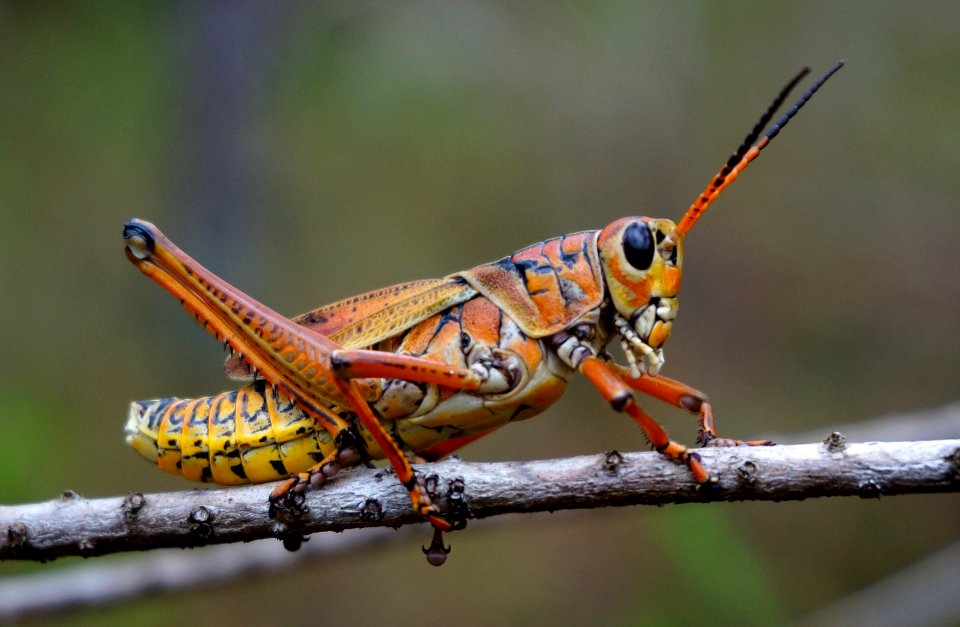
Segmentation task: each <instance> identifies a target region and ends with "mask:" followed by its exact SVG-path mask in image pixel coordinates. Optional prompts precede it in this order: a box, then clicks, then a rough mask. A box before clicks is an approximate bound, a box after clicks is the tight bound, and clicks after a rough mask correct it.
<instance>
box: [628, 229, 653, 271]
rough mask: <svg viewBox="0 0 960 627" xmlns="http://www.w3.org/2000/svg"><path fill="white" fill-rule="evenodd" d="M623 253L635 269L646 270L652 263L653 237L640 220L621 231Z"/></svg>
mask: <svg viewBox="0 0 960 627" xmlns="http://www.w3.org/2000/svg"><path fill="white" fill-rule="evenodd" d="M623 254H624V255H626V257H627V261H628V262H630V265H631V266H633V267H634V268H636V269H637V270H646V269H647V268H649V267H650V264H651V263H653V237H651V236H650V229H648V228H647V225H645V224H644V223H642V222H634V223H633V224H631V225H630V226H628V227H627V230H626V231H624V232H623Z"/></svg>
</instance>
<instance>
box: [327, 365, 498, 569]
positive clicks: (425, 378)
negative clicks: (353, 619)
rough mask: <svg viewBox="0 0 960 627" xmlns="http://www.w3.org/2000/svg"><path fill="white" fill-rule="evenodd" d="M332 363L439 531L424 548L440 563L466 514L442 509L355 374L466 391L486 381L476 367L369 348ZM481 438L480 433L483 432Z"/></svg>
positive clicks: (344, 388) (354, 403) (433, 561)
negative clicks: (446, 541)
mask: <svg viewBox="0 0 960 627" xmlns="http://www.w3.org/2000/svg"><path fill="white" fill-rule="evenodd" d="M331 365H332V368H333V372H334V375H336V377H337V378H336V379H335V380H336V382H337V386H338V387H339V388H340V392H341V394H343V396H344V397H346V399H347V400H348V401H349V403H350V407H351V409H353V411H354V412H356V414H357V418H358V419H359V420H360V422H361V423H362V424H363V426H364V427H366V429H367V431H368V432H369V433H370V435H371V436H372V437H373V439H374V441H375V442H376V443H377V446H379V447H380V449H381V450H382V451H383V453H384V455H385V456H386V458H387V460H388V461H389V462H390V465H391V466H393V469H394V471H395V472H396V473H397V478H398V479H399V480H400V483H401V484H402V485H403V487H405V488H406V489H407V491H408V492H409V494H410V502H411V504H412V505H413V509H414V510H415V511H416V512H417V513H418V514H420V515H422V516H424V517H425V518H426V519H427V520H429V521H430V524H431V525H433V528H434V534H433V541H432V542H431V543H430V548H429V549H427V548H424V553H426V555H427V561H428V562H429V563H430V564H432V565H434V566H440V565H441V564H443V563H444V561H446V557H447V553H449V552H450V548H449V547H446V546H444V545H443V532H444V531H453V530H455V529H462V528H463V527H464V526H465V525H466V520H464V519H454V520H448V519H447V518H445V517H443V516H441V515H440V514H439V510H438V509H437V506H436V505H434V504H433V502H432V501H431V499H430V496H429V495H428V494H427V493H426V491H425V490H424V489H423V487H422V486H420V484H419V483H418V482H417V475H416V473H415V472H414V470H413V466H412V465H411V464H410V460H409V459H407V456H406V455H404V454H403V451H402V450H400V446H399V445H398V444H397V442H396V441H395V440H394V439H393V437H391V436H390V434H389V433H387V431H386V430H385V429H384V428H383V425H382V424H381V423H380V420H379V419H378V418H377V417H376V416H375V415H374V413H373V411H372V410H371V409H370V406H369V405H368V404H367V402H366V401H365V400H364V399H363V398H362V397H361V396H360V394H359V393H358V392H357V390H356V388H355V387H354V385H353V383H352V382H351V381H350V379H353V378H371V377H372V378H387V379H404V380H407V381H419V382H424V383H436V384H439V385H444V386H447V387H452V388H456V389H461V390H476V389H478V388H479V387H480V385H481V383H482V381H481V379H480V377H479V376H478V375H477V373H475V372H474V371H472V370H466V369H463V368H457V367H454V366H451V365H449V364H444V363H440V362H435V361H431V360H427V359H422V358H419V357H413V356H410V355H397V354H396V353H387V352H381V351H370V350H359V349H356V350H337V351H334V353H333V355H332V357H331ZM478 437H479V436H478Z"/></svg>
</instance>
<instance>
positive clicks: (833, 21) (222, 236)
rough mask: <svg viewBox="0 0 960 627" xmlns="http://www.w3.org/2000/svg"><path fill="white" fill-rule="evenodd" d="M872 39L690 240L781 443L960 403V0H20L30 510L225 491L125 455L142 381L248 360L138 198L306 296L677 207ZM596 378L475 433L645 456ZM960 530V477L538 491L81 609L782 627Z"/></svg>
mask: <svg viewBox="0 0 960 627" xmlns="http://www.w3.org/2000/svg"><path fill="white" fill-rule="evenodd" d="M841 57H844V58H847V59H848V66H847V67H846V68H845V69H844V70H842V71H841V73H840V74H838V75H837V76H836V77H835V78H834V79H833V80H832V81H831V82H830V83H829V84H828V85H827V86H826V87H825V88H824V90H823V91H822V92H821V93H820V94H818V96H817V97H816V98H815V99H814V100H813V101H812V102H811V104H810V106H808V107H807V108H806V109H805V110H804V111H803V113H802V114H801V115H800V116H799V117H797V118H796V119H795V120H794V122H793V123H792V125H791V126H790V128H788V129H787V130H786V131H785V132H784V133H783V134H782V135H781V136H780V137H779V138H778V139H777V141H776V142H774V144H772V145H771V147H770V148H769V149H768V150H767V151H765V152H764V154H763V156H762V158H761V159H759V160H758V161H757V162H756V163H755V164H754V165H753V166H752V167H751V168H750V169H749V170H748V171H747V173H746V174H745V175H744V176H743V177H742V178H741V180H739V181H738V182H737V183H736V184H735V185H733V186H732V187H731V188H730V189H729V190H728V191H727V192H725V194H724V195H723V197H722V198H721V200H720V201H718V202H717V203H716V204H715V205H714V207H713V209H712V210H711V211H710V213H709V214H708V216H707V217H706V218H705V219H704V220H703V221H702V222H701V223H700V224H699V225H698V226H697V228H696V229H695V230H694V231H693V232H692V234H691V235H690V236H689V237H688V238H687V247H686V264H685V270H686V280H685V289H684V293H683V294H682V302H683V306H682V311H681V314H680V318H679V319H678V321H677V324H676V325H675V328H674V334H673V339H672V340H671V342H670V344H669V346H668V349H667V355H668V361H667V367H666V369H665V373H666V374H668V375H670V376H672V377H676V378H679V379H681V380H683V381H686V382H689V383H690V384H692V385H694V386H695V387H697V388H699V389H702V390H704V391H706V392H707V393H708V394H710V396H711V399H712V401H713V403H714V407H715V409H716V411H717V415H718V423H719V425H720V430H721V433H722V434H725V435H727V436H729V437H743V438H761V437H765V436H768V435H772V434H784V433H791V432H801V431H802V432H806V431H810V430H813V431H814V432H822V433H823V434H826V433H827V432H829V431H831V430H832V429H833V427H834V426H836V425H838V424H843V423H848V422H851V421H857V420H864V419H870V418H873V417H876V416H879V415H882V414H886V413H892V412H900V411H907V410H914V409H921V408H926V407H932V406H936V405H939V404H942V403H944V402H947V401H949V400H952V399H954V398H956V396H957V392H958V386H957V383H958V381H960V350H958V348H960V280H958V269H960V210H958V209H960V207H958V204H960V203H958V200H957V198H958V192H960V188H958V177H957V174H958V171H960V106H958V104H960V4H957V3H954V2H926V3H922V4H918V3H877V2H844V3H836V2H785V3H777V4H769V5H767V4H754V3H692V2H683V3H669V2H662V3H646V2H643V3H637V2H628V1H610V2H597V3H594V2H527V3H522V4H521V3H512V2H488V3H477V2H463V1H456V2H452V1H451V2H406V3H369V2H350V3H323V4H310V3H300V2H289V3H278V4H271V3H266V2H262V3H251V2H238V3H177V2H169V3H149V2H116V3H109V2H91V3H58V2H43V3H33V2H0V315H2V320H3V326H2V329H3V330H2V336H0V364H2V365H0V369H2V376H0V425H2V432H3V437H2V438H0V460H2V461H0V502H3V503H18V502H29V501H39V500H46V499H51V498H55V497H56V496H57V495H58V494H60V492H61V491H63V490H64V489H66V488H70V489H74V490H77V491H79V492H81V493H82V494H84V495H85V496H88V497H97V496H107V495H121V494H125V493H126V492H127V491H131V490H138V491H144V492H146V491H157V490H182V489H185V488H188V487H192V484H188V483H186V482H184V481H182V480H180V479H177V478H176V477H172V476H167V475H165V474H164V473H162V472H160V471H159V470H158V469H156V468H152V467H151V466H150V465H148V464H147V463H146V462H144V461H143V460H142V459H140V458H139V457H138V456H137V455H136V454H135V453H134V452H133V451H132V450H130V449H128V448H127V447H126V446H125V444H124V441H123V436H122V425H123V421H124V418H125V415H126V408H127V404H128V402H129V401H131V400H133V399H143V398H155V397H158V396H167V395H177V396H182V397H187V396H195V395H206V394H210V393H214V392H219V391H221V390H224V389H228V388H229V387H230V386H231V385H232V384H231V383H230V382H228V381H226V380H224V378H223V377H222V375H221V374H220V363H221V361H222V358H223V354H222V351H220V350H219V347H218V345H217V343H216V342H214V341H213V340H212V339H211V338H209V337H208V336H206V335H205V334H203V333H202V332H201V331H200V329H199V328H198V327H197V326H196V325H195V324H194V323H193V322H192V321H191V320H190V319H189V318H188V317H187V316H186V315H184V314H183V312H182V311H181V310H180V308H179V307H178V305H177V304H176V303H175V302H174V301H173V300H172V299H171V298H170V297H169V296H168V295H167V294H166V293H165V292H163V291H162V290H161V289H159V288H158V287H157V286H156V285H153V284H152V283H151V282H150V281H148V280H147V279H146V278H144V277H143V276H141V275H140V274H139V273H138V272H136V271H135V270H134V269H133V268H132V267H131V266H130V264H129V263H128V262H127V261H126V259H125V258H124V255H123V245H122V241H121V237H120V231H121V225H122V223H123V221H124V220H125V219H127V218H129V217H132V216H138V217H142V218H145V219H149V220H151V221H153V222H155V223H156V224H157V225H158V226H159V227H160V228H161V229H163V230H164V231H165V232H166V233H167V234H168V235H169V236H170V237H171V238H172V239H173V240H174V241H176V242H177V243H178V244H180V245H181V246H182V247H183V248H184V249H186V250H187V251H189V252H190V253H191V254H193V255H194V256H195V257H196V258H198V259H199V260H200V261H201V262H202V263H204V264H205V265H207V266H208V267H210V268H211V269H213V270H214V271H216V272H218V273H219V274H220V275H221V276H223V277H225V278H226V279H228V280H229V281H231V282H232V283H233V284H235V285H237V286H238V287H240V288H241V289H243V290H244V291H246V292H247V293H249V294H251V295H254V296H255V297H257V298H258V299H260V300H262V301H263V302H265V303H268V304H269V305H270V306H272V307H273V308H275V309H277V310H278V311H282V312H287V313H290V314H294V313H299V312H301V311H305V310H307V309H310V308H313V307H315V306H317V305H320V304H323V303H327V302H330V301H333V300H336V299H339V298H342V297H345V296H348V295H351V294H355V293H359V292H362V291H365V290H369V289H374V288H377V287H382V286H385V285H389V284H391V283H395V282H399V281H404V280H411V279H417V278H426V277H435V276H442V275H445V274H447V273H450V272H454V271H457V270H460V269H464V268H467V267H471V266H474V265H477V264H479V263H482V262H486V261H489V260H492V259H496V258H499V257H501V256H503V255H505V254H509V253H510V252H512V251H514V250H516V249H518V248H521V247H523V246H525V245H527V244H530V243H532V242H535V241H538V240H541V239H544V238H546V237H550V236H554V235H559V234H563V233H569V232H573V231H577V230H581V229H587V228H600V227H602V226H603V225H605V224H606V223H608V222H610V221H612V220H613V219H615V218H617V217H620V216H623V215H629V214H645V215H653V216H663V217H670V218H674V219H677V218H679V216H680V215H681V214H682V213H683V211H684V209H685V208H686V207H687V205H688V204H689V203H690V202H691V201H692V199H693V198H694V197H695V195H696V194H697V193H698V192H699V191H700V190H701V189H702V188H703V186H704V185H705V184H706V183H707V182H708V181H709V179H710V177H711V176H712V175H713V174H714V172H715V171H716V170H717V169H718V168H719V166H720V165H721V164H722V163H723V162H724V161H725V159H726V157H727V156H728V154H729V153H730V152H731V151H732V150H733V149H734V148H735V147H736V145H737V144H738V143H739V141H740V140H741V138H742V137H743V135H744V134H745V133H746V132H747V131H748V130H749V129H750V128H751V127H752V125H753V123H754V122H755V120H756V118H757V117H758V116H759V114H760V113H761V112H762V111H763V110H764V108H765V107H766V105H767V103H768V102H769V101H770V100H771V99H772V97H773V96H774V95H775V94H776V92H777V91H778V90H779V89H780V87H781V86H782V84H783V83H784V82H785V81H786V80H787V79H788V78H789V77H791V76H792V75H793V74H794V73H795V72H796V71H797V70H798V69H799V68H800V67H802V66H804V65H807V64H810V65H812V66H813V68H814V74H819V73H820V72H821V71H823V70H825V69H827V68H828V67H829V66H830V65H832V64H833V62H834V61H835V60H836V59H837V58H841ZM571 388H572V389H571V390H570V392H569V393H568V395H567V396H565V397H564V398H563V399H562V400H561V401H560V402H559V403H558V404H557V406H555V407H554V408H553V409H552V410H550V411H549V412H548V413H547V414H545V415H543V416H541V417H538V418H537V419H536V420H532V421H529V422H527V423H524V424H518V425H516V426H511V427H510V428H508V429H505V430H503V431H502V432H500V433H497V434H494V435H492V436H490V437H488V438H486V439H484V440H482V441H481V442H479V443H477V444H476V445H474V446H472V447H469V448H467V449H465V450H464V451H463V457H465V458H467V459H470V460H509V459H524V458H527V459H531V458H546V457H554V456H564V455H572V454H589V453H597V452H600V451H604V450H607V449H610V448H617V449H620V450H640V449H643V438H642V436H641V435H640V433H639V431H638V430H637V429H636V428H635V427H634V426H633V425H632V424H630V423H629V421H628V420H626V419H624V418H623V417H621V416H618V415H616V414H614V413H613V412H611V411H610V410H609V408H608V407H606V406H605V405H604V403H603V402H602V401H601V400H600V399H599V398H598V397H597V396H596V394H594V393H592V392H591V390H590V389H588V385H587V384H586V383H585V382H584V381H577V382H576V383H575V384H574V385H572V386H571ZM644 404H645V406H646V407H647V408H648V409H649V410H651V411H652V413H654V415H656V416H658V417H659V418H660V419H662V421H663V422H664V423H665V424H666V426H667V427H668V429H669V430H670V431H671V433H672V434H674V435H675V436H676V437H677V438H678V439H680V440H681V441H686V442H688V443H689V442H692V441H693V439H694V421H693V420H691V419H690V417H689V416H687V415H686V414H684V413H682V412H679V411H673V410H671V409H669V408H665V407H663V406H661V405H659V404H655V403H654V402H653V401H645V402H644ZM954 435H960V434H954ZM503 522H506V523H507V524H502V523H503ZM423 533H424V540H426V537H427V535H428V533H427V530H426V529H424V531H423ZM958 537H960V504H958V501H957V499H956V498H955V497H951V496H936V497H935V496H910V497H897V498H885V499H881V500H859V499H836V500H825V501H811V502H801V503H782V504H774V503H745V504H713V505H709V506H696V505H689V506H678V507H664V508H641V507H633V508H627V509H610V510H595V511H585V512H573V513H571V512H567V513H562V514H555V515H542V516H523V517H512V518H509V519H505V520H502V521H500V524H485V523H483V522H480V523H475V524H472V525H471V528H470V530H469V531H468V532H465V533H462V534H460V533H458V534H455V535H454V536H452V538H451V540H452V541H453V544H454V553H453V554H452V555H451V559H450V561H449V562H448V564H447V565H446V566H444V567H443V568H442V569H433V568H430V567H428V566H427V565H426V564H425V563H424V561H423V559H422V557H421V556H420V555H419V550H418V547H419V545H418V544H415V543H411V542H410V541H408V540H409V538H407V539H406V540H405V541H402V542H397V543H394V544H393V545H390V546H389V547H387V548H384V547H383V546H379V547H378V548H377V549H376V550H370V551H366V552H360V553H357V554H354V555H349V556H346V557H340V558H338V559H336V560H333V561H330V562H327V563H323V564H317V565H316V566H313V567H309V568H301V569H299V570H298V571H297V572H290V573H286V574H283V575H275V576H271V577H270V578H257V577H253V576H251V578H250V579H248V580H244V581H241V582H238V583H236V584H235V585H231V586H228V587H222V586H221V587H217V588H214V589H208V590H201V589H198V590H193V591H190V592H184V593H180V594H177V595H171V596H166V597H160V598H150V599H145V600H138V601H134V602H130V603H126V604H123V605H120V606H116V607H113V608H109V609H98V610H87V611H84V612H78V613H75V614H72V615H71V616H70V618H71V619H72V620H76V621H78V622H88V623H90V624H93V623H97V624H101V623H102V621H104V620H109V621H112V622H114V623H116V624H126V623H128V622H131V621H134V622H143V623H150V622H157V621H160V620H165V619H168V618H170V617H178V618H179V619H183V618H185V617H189V619H190V620H191V621H194V622H197V623H206V624H226V623H233V622H235V621H236V620H237V617H240V616H242V617H243V618H245V619H247V622H261V621H262V622H269V621H273V620H276V619H282V620H283V621H284V622H285V623H292V624H297V623H309V622H314V621H316V622H322V623H331V624H333V623H348V624H349V623H357V622H365V623H370V622H373V621H377V622H384V623H400V624H402V623H414V622H417V623H420V622H425V623H452V622H457V623H460V624H483V623H486V622H491V621H494V620H500V621H503V622H508V623H516V622H520V621H523V622H525V623H530V624H557V623H561V622H562V623H605V624H640V623H649V624H675V623H678V622H683V623H685V624H711V623H716V622H720V623H724V622H738V623H740V624H772V623H778V622H783V621H787V620H790V619H794V618H796V617H798V616H803V615H805V614H807V613H808V612H811V611H813V610H815V609H816V608H818V607H821V606H822V605H824V604H827V603H829V602H831V601H835V600H837V599H839V598H842V597H844V596H846V595H848V594H849V593H851V592H852V591H854V590H856V589H858V588H860V587H862V586H865V585H867V584H869V583H870V582H873V581H875V580H877V579H879V578H882V577H884V576H885V575H887V574H889V573H892V572H894V571H896V570H898V569H900V568H902V567H904V566H906V565H909V564H910V563H912V562H913V561H915V560H916V559H918V558H919V557H921V556H923V555H926V554H928V553H930V552H931V551H934V550H936V549H937V548H939V547H941V546H944V545H946V544H949V543H950V542H952V541H954V540H956V539H957V538H958ZM120 559H123V557H121V558H120ZM71 565H75V563H71V561H70V560H62V561H60V562H57V563H55V564H52V565H46V566H43V567H42V568H43V569H53V568H59V567H62V566H71ZM24 570H36V568H34V567H25V566H23V565H17V564H2V565H0V577H7V576H14V575H15V574H17V573H19V572H23V571H24ZM0 585H2V580H0ZM224 608H228V609H226V610H225V609H224Z"/></svg>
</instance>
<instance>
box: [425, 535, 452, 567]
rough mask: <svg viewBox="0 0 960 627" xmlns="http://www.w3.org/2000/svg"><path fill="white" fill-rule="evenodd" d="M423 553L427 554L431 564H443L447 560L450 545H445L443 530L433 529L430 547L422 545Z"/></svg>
mask: <svg viewBox="0 0 960 627" xmlns="http://www.w3.org/2000/svg"><path fill="white" fill-rule="evenodd" d="M421 549H422V550H423V554H424V555H426V556H427V563H429V564H430V565H431V566H443V563H444V562H446V561H447V555H448V554H449V553H450V547H449V546H444V545H443V532H442V531H440V530H439V529H437V528H434V529H433V540H432V541H431V542H430V548H429V549H428V548H427V547H425V546H424V547H421Z"/></svg>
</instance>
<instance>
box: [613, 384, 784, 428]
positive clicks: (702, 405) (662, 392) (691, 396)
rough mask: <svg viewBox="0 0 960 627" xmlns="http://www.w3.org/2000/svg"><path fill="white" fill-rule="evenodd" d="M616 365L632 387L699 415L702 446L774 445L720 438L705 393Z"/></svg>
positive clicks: (685, 385)
mask: <svg viewBox="0 0 960 627" xmlns="http://www.w3.org/2000/svg"><path fill="white" fill-rule="evenodd" d="M616 368H617V371H618V372H619V373H620V378H621V379H622V380H623V382H624V383H626V384H627V385H629V386H630V387H632V388H633V389H635V390H638V391H640V392H643V393H644V394H649V395H650V396H652V397H654V398H657V399H660V400H661V401H663V402H664V403H667V404H669V405H673V406H674V407H679V408H680V409H686V410H687V411H688V412H690V413H692V414H696V415H697V417H698V428H697V443H698V444H700V446H742V445H747V446H772V445H773V444H774V443H773V442H771V441H770V440H747V441H744V440H731V439H730V438H721V437H719V436H718V435H717V430H716V425H715V423H714V419H713V408H712V407H711V406H710V403H709V402H707V396H706V394H704V393H703V392H700V391H698V390H696V389H694V388H692V387H690V386H689V385H687V384H686V383H683V382H681V381H677V380H676V379H671V378H669V377H663V376H660V375H657V376H655V377H650V376H647V375H643V376H641V377H640V378H639V379H634V378H633V377H632V376H630V370H629V368H624V367H623V366H616Z"/></svg>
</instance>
